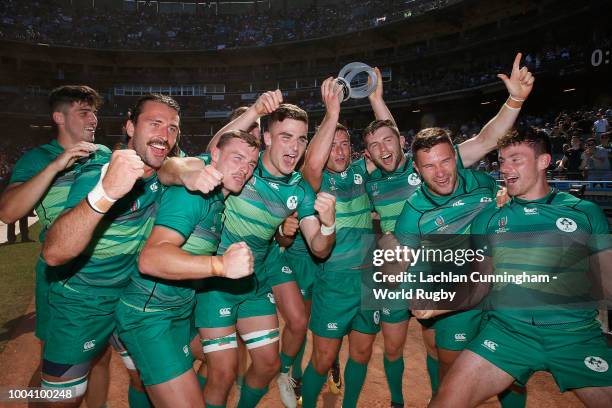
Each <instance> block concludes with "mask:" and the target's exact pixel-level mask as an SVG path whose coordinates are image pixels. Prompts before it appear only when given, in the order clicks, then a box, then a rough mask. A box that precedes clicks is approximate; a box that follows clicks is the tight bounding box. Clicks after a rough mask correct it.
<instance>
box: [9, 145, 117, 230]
mask: <svg viewBox="0 0 612 408" xmlns="http://www.w3.org/2000/svg"><path fill="white" fill-rule="evenodd" d="M96 146H97V147H98V150H97V151H96V152H94V153H93V154H92V155H91V158H93V159H96V158H98V157H101V156H107V155H110V150H109V149H108V148H107V147H106V146H103V145H96ZM63 152H64V148H63V147H62V146H61V145H60V144H59V143H58V142H57V140H56V139H54V140H52V141H51V142H50V143H47V144H44V145H41V146H38V147H35V148H33V149H32V150H29V151H28V152H26V153H25V154H24V155H23V156H22V157H21V158H20V159H19V160H18V161H17V163H16V164H15V167H14V168H13V173H12V175H11V178H10V181H9V184H13V183H25V182H26V181H29V180H30V179H31V178H33V177H34V176H36V175H37V174H38V173H40V172H41V171H42V170H44V169H45V167H47V166H48V165H49V164H50V163H51V162H52V161H53V160H55V159H56V158H57V157H58V156H59V155H60V154H62V153H63ZM88 159H89V157H85V158H83V159H81V160H78V161H76V162H75V164H73V165H72V166H71V167H70V168H69V169H66V170H64V171H62V172H61V173H58V175H57V176H56V177H55V179H54V180H53V182H52V183H51V185H50V186H49V189H48V190H47V192H46V193H45V195H44V196H43V197H42V199H41V200H40V201H39V202H38V203H36V206H35V207H34V210H35V211H36V215H37V216H38V219H39V220H40V224H41V227H42V228H41V230H40V236H39V240H40V241H41V242H42V241H44V239H45V234H46V232H47V229H48V228H49V226H50V225H51V224H52V223H53V221H54V220H55V219H56V218H57V217H58V215H59V214H60V213H61V212H62V210H63V209H64V205H65V204H66V199H67V198H68V192H69V191H70V187H71V185H72V183H73V182H74V179H75V175H76V172H77V170H78V168H79V167H80V166H81V165H82V163H83V161H86V160H88Z"/></svg>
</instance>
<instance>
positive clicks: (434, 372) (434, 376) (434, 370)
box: [427, 354, 440, 396]
mask: <svg viewBox="0 0 612 408" xmlns="http://www.w3.org/2000/svg"><path fill="white" fill-rule="evenodd" d="M438 370H439V363H438V360H436V359H434V358H433V357H432V356H430V355H429V354H427V374H429V382H431V395H432V396H433V395H436V392H438V386H439V385H440V379H439V377H438Z"/></svg>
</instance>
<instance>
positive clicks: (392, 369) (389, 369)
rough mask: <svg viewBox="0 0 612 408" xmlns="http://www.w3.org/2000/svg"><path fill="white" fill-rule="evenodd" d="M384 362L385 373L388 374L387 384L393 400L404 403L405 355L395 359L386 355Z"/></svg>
mask: <svg viewBox="0 0 612 408" xmlns="http://www.w3.org/2000/svg"><path fill="white" fill-rule="evenodd" d="M383 363H384V366H385V374H386V375H387V384H388V385H389V391H390V392H391V402H395V403H397V404H403V403H404V396H403V395H402V380H403V377H404V356H400V357H399V358H398V359H397V360H395V361H390V360H389V359H388V358H387V355H385V356H384V358H383Z"/></svg>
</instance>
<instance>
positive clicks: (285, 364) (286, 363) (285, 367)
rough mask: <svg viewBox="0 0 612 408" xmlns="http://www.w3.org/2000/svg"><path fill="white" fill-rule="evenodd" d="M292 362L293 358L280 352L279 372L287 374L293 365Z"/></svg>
mask: <svg viewBox="0 0 612 408" xmlns="http://www.w3.org/2000/svg"><path fill="white" fill-rule="evenodd" d="M294 360H295V357H290V356H288V355H286V354H285V353H283V352H282V351H281V353H280V362H281V368H280V372H281V373H288V372H289V369H290V368H291V366H292V365H293V361H294Z"/></svg>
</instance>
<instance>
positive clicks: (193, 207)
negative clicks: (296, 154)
mask: <svg viewBox="0 0 612 408" xmlns="http://www.w3.org/2000/svg"><path fill="white" fill-rule="evenodd" d="M258 154H259V141H258V140H257V139H256V138H255V137H254V136H253V135H251V134H249V133H246V132H242V131H229V132H226V133H224V134H223V135H222V136H221V138H220V139H219V142H218V143H217V146H216V147H215V148H214V149H213V151H212V152H211V165H212V166H214V167H215V169H216V170H217V171H219V172H220V173H221V174H222V175H223V181H222V183H221V185H220V187H218V188H217V189H215V190H214V191H213V192H211V193H209V194H207V195H204V194H201V193H199V192H189V191H187V190H186V189H185V188H184V187H176V186H173V187H169V188H168V190H167V191H165V192H164V194H163V196H162V199H161V203H160V207H159V210H158V212H157V215H156V217H155V226H154V227H153V231H152V232H151V235H150V236H149V238H148V239H147V242H146V244H145V246H144V248H143V250H142V253H141V254H140V256H139V270H140V272H141V273H140V274H138V273H135V274H133V275H132V276H131V282H130V284H129V285H128V286H127V288H126V289H125V291H124V292H123V294H122V295H121V300H120V303H119V305H118V307H117V320H118V334H119V337H120V339H121V341H122V342H123V344H124V345H125V346H126V348H127V350H128V351H129V352H130V355H131V357H132V358H133V360H134V363H135V365H136V367H137V368H138V370H139V372H140V376H141V378H142V380H143V382H144V384H145V386H146V388H147V394H148V395H149V397H150V398H151V400H152V402H153V404H154V405H155V406H156V407H172V406H176V405H179V406H203V405H204V401H203V399H202V393H201V391H200V387H199V384H198V380H197V378H196V375H195V372H194V371H193V369H192V364H193V358H191V355H190V352H189V346H188V345H189V343H190V340H191V338H192V337H193V336H191V330H190V328H191V326H192V319H193V313H194V304H195V289H194V287H193V285H191V284H190V282H172V281H174V280H199V279H202V278H207V277H210V276H222V277H227V278H231V279H237V278H241V277H244V276H247V275H249V274H251V273H252V272H253V265H252V264H253V258H252V253H251V250H250V249H249V248H248V247H247V246H246V244H245V243H235V244H232V245H231V246H230V247H229V248H228V250H227V252H225V254H224V255H223V256H216V257H215V256H212V254H214V253H215V252H216V250H217V246H218V243H219V238H220V234H221V230H222V228H223V224H222V213H223V208H224V200H225V198H226V197H227V196H228V195H229V194H230V193H233V194H238V193H240V191H241V190H242V187H243V186H244V183H245V182H246V181H247V180H248V179H249V178H251V176H252V174H253V169H254V168H255V166H256V165H257V158H258ZM202 285H203V286H204V287H206V283H205V282H203V283H202ZM208 306H209V305H206V304H201V303H200V304H198V306H197V307H196V313H198V309H200V308H205V307H208ZM200 313H201V312H200ZM207 406H209V407H210V406H214V405H212V404H210V403H207Z"/></svg>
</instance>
